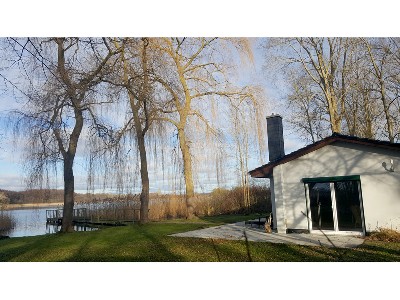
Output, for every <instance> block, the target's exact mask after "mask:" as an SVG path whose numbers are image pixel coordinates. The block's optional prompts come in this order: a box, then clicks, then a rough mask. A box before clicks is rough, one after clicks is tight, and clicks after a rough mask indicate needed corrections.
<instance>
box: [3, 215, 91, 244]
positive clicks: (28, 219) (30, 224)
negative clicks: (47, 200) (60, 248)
mask: <svg viewBox="0 0 400 300" xmlns="http://www.w3.org/2000/svg"><path fill="white" fill-rule="evenodd" d="M46 209H54V208H34V209H13V210H8V211H7V213H8V214H10V215H11V217H12V218H13V219H14V221H15V228H14V229H12V230H11V231H9V232H8V233H7V234H5V235H8V236H9V237H21V236H35V235H43V234H51V233H56V232H58V231H59V230H60V229H61V226H56V225H48V224H46ZM75 230H77V231H90V230H95V228H90V227H84V226H75Z"/></svg>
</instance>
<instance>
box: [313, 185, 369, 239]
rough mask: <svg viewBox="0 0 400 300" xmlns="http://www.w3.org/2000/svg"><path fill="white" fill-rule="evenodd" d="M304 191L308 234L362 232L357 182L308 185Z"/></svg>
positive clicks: (360, 203)
mask: <svg viewBox="0 0 400 300" xmlns="http://www.w3.org/2000/svg"><path fill="white" fill-rule="evenodd" d="M330 179H332V178H330ZM333 179H334V178H333ZM306 191H307V193H306V194H307V196H308V197H307V205H308V218H309V229H310V231H332V232H364V227H363V226H364V225H363V221H362V220H363V218H364V216H363V209H362V201H361V185H360V181H343V180H342V181H339V180H337V181H336V180H332V181H330V182H309V183H306Z"/></svg>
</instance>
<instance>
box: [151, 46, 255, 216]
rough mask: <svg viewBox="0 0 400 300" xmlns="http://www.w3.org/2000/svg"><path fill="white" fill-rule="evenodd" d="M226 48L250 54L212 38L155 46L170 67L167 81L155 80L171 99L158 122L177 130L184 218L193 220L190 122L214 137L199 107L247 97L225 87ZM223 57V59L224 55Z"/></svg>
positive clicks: (214, 130)
mask: <svg viewBox="0 0 400 300" xmlns="http://www.w3.org/2000/svg"><path fill="white" fill-rule="evenodd" d="M228 44H230V45H233V46H234V47H235V46H236V48H237V49H239V52H240V53H248V54H249V53H251V51H250V47H249V46H248V41H247V40H245V39H237V40H235V39H234V40H229V41H226V40H220V39H216V38H163V39H161V40H160V43H159V46H158V47H159V49H160V50H161V51H162V52H163V53H164V54H165V55H166V58H167V59H168V60H166V64H168V66H169V67H170V71H169V74H168V77H166V78H158V82H160V83H161V84H163V86H164V88H165V89H166V90H167V91H168V92H169V93H170V95H171V99H170V101H167V102H166V103H165V108H164V110H163V113H164V116H163V117H162V118H160V119H161V120H164V121H167V122H169V123H171V124H173V125H174V126H175V128H176V130H177V136H178V139H179V146H180V150H181V153H182V159H183V172H184V179H185V189H186V193H185V196H186V205H187V209H188V212H187V215H188V218H192V217H194V214H193V199H194V194H195V193H194V181H193V166H192V165H193V162H192V155H191V150H190V147H191V140H190V138H189V134H188V132H189V128H190V125H189V121H190V119H193V118H194V119H198V120H200V121H201V122H202V123H203V124H204V125H205V127H206V130H208V131H209V132H211V133H213V134H214V136H218V132H217V131H216V129H215V128H214V126H213V125H212V124H211V122H210V120H209V119H207V117H206V115H205V112H204V111H201V110H200V109H199V107H201V106H199V104H201V103H204V102H205V101H207V99H211V98H213V97H217V98H227V99H233V98H235V97H236V98H243V97H246V96H249V95H250V93H249V91H248V90H246V89H238V88H232V87H231V86H230V85H229V80H228V79H227V74H228V71H229V70H228V64H224V60H223V59H222V58H221V56H223V55H221V50H222V49H225V50H227V49H228V46H227V45H228ZM223 47H225V48H223ZM224 54H225V55H227V52H226V51H225V53H224ZM229 101H230V100H229Z"/></svg>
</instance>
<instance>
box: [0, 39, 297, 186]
mask: <svg viewBox="0 0 400 300" xmlns="http://www.w3.org/2000/svg"><path fill="white" fill-rule="evenodd" d="M252 40H253V51H254V63H253V64H249V65H246V66H242V68H241V69H240V71H239V75H238V78H237V79H236V80H237V82H238V83H239V84H240V85H246V84H258V85H260V86H262V87H263V88H264V91H265V94H266V101H265V102H264V105H266V107H265V111H266V112H267V114H271V113H280V114H281V115H282V116H283V118H284V120H285V111H284V110H285V105H284V94H282V90H283V87H279V86H276V85H275V83H273V82H271V81H270V79H268V78H267V76H266V73H265V71H264V70H263V65H264V55H263V50H262V49H261V48H260V43H262V41H263V40H262V39H257V38H254V39H252ZM15 108H18V104H17V103H16V101H15V99H14V97H13V95H11V94H10V93H7V92H4V93H2V94H0V115H3V116H5V115H6V114H7V112H9V111H10V110H12V109H15ZM286 116H287V115H286ZM264 126H265V124H264ZM284 129H285V131H284V135H285V150H286V153H289V152H292V151H294V150H297V149H298V148H299V147H301V146H304V144H303V143H302V142H301V141H299V140H298V139H297V137H296V136H295V135H294V134H293V133H291V131H290V130H289V129H290V128H289V126H288V124H286V126H284ZM2 130H3V133H4V132H6V133H7V132H8V133H9V132H10V131H11V128H6V127H4V126H3V128H2ZM0 132H1V131H0ZM5 136H6V138H5V139H4V140H3V142H2V145H1V146H0V147H1V151H0V189H6V190H15V191H20V190H24V189H26V188H27V185H26V182H25V178H26V173H24V171H23V166H24V163H25V161H24V160H23V155H22V150H21V148H22V147H20V146H19V145H20V144H14V143H13V139H12V136H11V135H10V134H5ZM82 138H83V139H84V137H83V136H82ZM82 138H81V140H80V142H79V145H78V153H77V157H76V159H75V162H74V173H75V174H74V175H75V189H76V192H78V193H85V192H87V172H86V170H85V157H84V153H83V149H84V144H85V143H84V141H83V140H82ZM22 144H23V140H22ZM193 155H194V156H195V158H194V160H196V155H202V154H201V152H200V153H199V152H198V153H193ZM197 158H199V157H197ZM199 161H200V160H199ZM267 162H268V153H265V157H264V159H263V160H262V161H261V162H260V160H259V159H256V158H255V157H250V160H249V170H252V169H254V168H256V167H258V166H260V164H265V163H267ZM149 164H150V165H149V177H150V191H151V192H161V193H169V192H172V186H171V176H173V175H172V174H168V172H166V176H163V177H164V178H162V176H160V172H159V171H158V169H157V168H156V167H155V166H154V162H152V161H151V159H150V158H149ZM230 165H231V166H232V169H233V170H232V171H227V172H226V174H229V175H228V177H225V179H226V180H225V182H223V184H222V185H220V187H224V188H231V187H233V186H236V185H237V176H236V175H234V174H235V168H234V162H233V161H232V163H230ZM133 168H134V167H133ZM198 168H199V172H198V173H197V174H196V178H195V188H196V191H197V192H200V193H202V192H210V191H212V190H213V189H214V188H217V187H218V184H217V177H216V174H212V173H210V172H208V171H207V170H206V168H205V166H202V165H201V164H200V165H198ZM168 169H172V166H169V167H167V170H168ZM61 175H62V172H59V174H58V176H57V177H52V178H53V179H54V180H53V182H52V183H51V184H50V187H51V188H57V189H62V188H63V180H62V177H61ZM196 179H197V180H196ZM264 181H265V184H267V183H268V182H267V180H264ZM258 182H259V183H260V180H258ZM182 188H183V186H182ZM94 191H95V192H112V193H114V192H117V190H116V188H115V186H114V187H113V186H107V187H106V188H105V189H104V187H103V186H102V185H101V184H98V185H97V188H96V187H95V190H94ZM133 192H135V193H139V192H140V186H139V184H136V185H135V187H134V190H133Z"/></svg>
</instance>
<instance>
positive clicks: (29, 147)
mask: <svg viewBox="0 0 400 300" xmlns="http://www.w3.org/2000/svg"><path fill="white" fill-rule="evenodd" d="M8 41H9V45H10V47H11V49H12V51H13V53H14V58H15V61H14V65H15V64H18V65H19V67H20V69H19V70H20V72H21V73H20V74H21V78H22V80H24V81H23V82H24V84H23V86H21V88H20V90H21V91H25V92H24V95H25V96H26V103H24V105H23V106H22V108H21V110H19V111H16V112H15V113H14V116H15V119H14V120H13V122H14V124H15V132H16V134H17V135H19V136H22V137H23V138H24V139H26V141H25V143H24V144H25V150H26V153H27V160H28V161H29V164H28V166H29V170H28V171H29V173H30V179H31V180H30V182H31V184H34V185H37V184H41V183H42V182H43V181H44V180H45V178H49V170H51V168H53V170H55V169H56V167H57V166H58V165H59V164H61V165H62V169H63V181H64V207H63V220H62V229H61V231H62V232H71V231H73V224H72V221H73V208H74V191H75V179H74V168H73V165H74V161H75V157H76V155H77V150H78V143H79V141H80V139H81V134H82V131H83V130H84V128H85V126H87V127H89V128H95V129H101V126H100V124H99V123H98V122H97V118H96V116H95V115H94V107H95V106H97V105H102V106H103V107H104V106H106V105H107V101H103V100H104V99H102V97H99V95H98V92H99V90H98V87H99V86H100V85H101V83H102V80H101V78H102V76H104V74H105V73H108V72H111V71H112V64H111V61H112V59H113V57H114V55H115V54H116V53H118V50H115V49H114V50H113V49H112V48H111V45H110V44H109V41H107V39H104V38H103V39H92V38H89V39H83V38H49V39H30V38H28V39H9V40H8Z"/></svg>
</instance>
